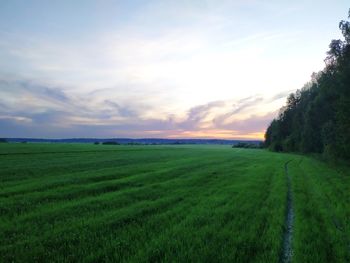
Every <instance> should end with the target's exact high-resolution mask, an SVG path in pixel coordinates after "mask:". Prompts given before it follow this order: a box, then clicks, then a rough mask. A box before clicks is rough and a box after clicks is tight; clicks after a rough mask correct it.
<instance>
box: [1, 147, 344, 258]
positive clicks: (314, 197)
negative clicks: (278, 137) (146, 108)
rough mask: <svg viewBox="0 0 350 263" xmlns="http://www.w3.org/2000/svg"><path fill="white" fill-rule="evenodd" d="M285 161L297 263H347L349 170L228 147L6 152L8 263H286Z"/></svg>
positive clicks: (3, 154) (3, 189)
mask: <svg viewBox="0 0 350 263" xmlns="http://www.w3.org/2000/svg"><path fill="white" fill-rule="evenodd" d="M23 153H25V154H23ZM30 153H35V154H30ZM288 160H291V162H290V163H289V172H290V174H291V177H292V192H293V198H294V200H293V204H294V209H295V223H294V230H293V261H294V262H315V261H314V260H315V258H317V262H330V261H331V262H346V261H344V260H348V259H349V252H350V251H348V249H347V245H350V243H349V244H347V241H348V237H349V233H350V231H349V218H350V208H349V205H348V204H349V200H350V195H349V193H350V191H349V190H350V189H349V183H350V182H349V173H348V172H347V171H344V170H342V171H336V170H334V169H332V168H330V167H328V166H326V165H324V164H322V163H320V162H318V161H316V160H313V159H310V158H306V157H301V156H297V155H287V154H277V153H270V152H267V151H263V150H237V149H231V148H230V147H228V146H102V145H64V144H61V145H59V144H58V145H52V144H27V145H21V144H7V145H1V146H0V165H1V168H0V182H1V186H0V215H1V218H0V236H1V237H2V238H1V239H0V240H1V241H0V242H1V243H0V256H1V260H0V261H4V262H11V261H15V262H32V261H50V262H98V261H99V262H101V261H102V262H103V261H109V262H123V261H125V262H130V261H131V262H154V261H156V262H158V261H180V262H187V261H190V262H226V261H231V262H232V261H233V262H278V261H279V259H280V256H281V250H282V239H283V232H284V227H285V225H284V224H285V214H286V194H287V181H286V176H285V171H284V164H285V163H286V162H287V161H288Z"/></svg>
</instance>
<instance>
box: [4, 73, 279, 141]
mask: <svg viewBox="0 0 350 263" xmlns="http://www.w3.org/2000/svg"><path fill="white" fill-rule="evenodd" d="M0 87H1V89H0V95H1V97H0V122H1V125H2V127H3V128H2V130H1V134H0V136H2V137H6V136H20V137H28V136H34V137H84V136H87V137H171V138H174V137H191V136H192V137H206V138H212V137H220V138H257V137H259V138H261V137H262V134H263V132H264V129H265V128H266V126H267V124H268V123H269V121H271V119H272V118H273V117H274V116H275V112H268V111H267V112H265V113H264V112H262V113H261V114H260V115H258V114H256V113H254V112H256V109H259V108H262V107H263V106H264V105H266V104H268V103H270V102H271V101H272V102H274V101H275V100H276V99H277V98H279V97H281V94H278V95H275V96H273V97H268V98H264V97H262V96H260V95H255V96H249V97H246V98H241V99H227V100H215V101H210V102H207V103H205V104H199V105H196V106H193V107H190V108H188V109H182V110H180V111H170V112H168V113H164V114H159V113H160V112H162V109H159V108H157V107H159V106H160V105H157V104H155V105H151V104H149V103H147V100H146V101H143V100H142V98H141V99H140V98H138V99H136V100H135V99H134V100H128V99H125V98H124V99H123V100H120V101H118V98H117V97H111V96H110V95H111V94H110V93H109V92H107V93H105V92H98V91H97V92H93V93H90V94H74V93H70V92H68V91H67V90H63V89H60V88H59V87H57V86H55V85H48V84H45V83H43V82H41V83H38V82H36V81H33V80H23V79H19V80H14V79H6V78H2V79H1V80H0ZM147 112H148V113H147ZM151 113H153V114H151ZM10 131H11V132H10Z"/></svg>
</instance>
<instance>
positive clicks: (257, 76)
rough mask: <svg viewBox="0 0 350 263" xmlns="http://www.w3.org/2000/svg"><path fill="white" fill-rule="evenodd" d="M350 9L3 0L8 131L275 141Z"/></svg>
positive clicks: (1, 91) (2, 73)
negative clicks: (292, 98)
mask: <svg viewBox="0 0 350 263" xmlns="http://www.w3.org/2000/svg"><path fill="white" fill-rule="evenodd" d="M349 7H350V6H349V3H348V1H342V0H338V1H330V0H328V1H322V0H319V1H309V0H303V1H300V0H296V1H284V0H278V1H277V0H269V1H267V0H266V1H263V0H260V1H259V0H231V1H225V0H201V1H200V0H193V1H190V0H187V1H185V0H173V1H168V0H155V1H152V0H151V1H141V0H139V1H133V0H128V1H126V0H125V1H112V0H99V1H97V0H95V1H91V0H81V1H80V0H75V1H71V0H69V1H68V0H59V1H58V0H52V1H44V0H22V1H20V0H0V137H30V138H84V137H90V138H91V137H94V138H105V137H108V138H111V137H113V138H116V137H119V138H121V137H124V138H126V137H127V138H220V139H263V135H264V132H265V130H266V127H267V125H268V124H269V123H270V122H271V120H272V119H273V118H274V117H276V116H277V114H278V109H279V108H280V107H281V106H283V104H284V103H285V101H286V97H287V96H288V94H289V93H291V92H294V91H296V90H297V89H300V88H302V87H303V86H304V84H305V83H306V82H308V81H309V80H310V76H311V74H312V73H313V72H317V71H319V70H321V69H322V68H323V67H324V61H323V60H324V58H325V56H326V51H327V49H328V45H329V43H330V41H331V40H332V39H339V38H341V34H340V32H339V30H338V24H339V21H340V20H342V19H346V17H347V10H348V8H349Z"/></svg>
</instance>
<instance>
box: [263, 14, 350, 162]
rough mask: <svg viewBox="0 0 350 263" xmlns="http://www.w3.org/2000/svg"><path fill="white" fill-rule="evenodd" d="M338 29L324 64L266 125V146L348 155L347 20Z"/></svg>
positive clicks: (349, 83) (349, 57)
mask: <svg viewBox="0 0 350 263" xmlns="http://www.w3.org/2000/svg"><path fill="white" fill-rule="evenodd" d="M348 18H350V10H349V16H348ZM339 29H340V30H341V32H342V34H343V36H344V40H332V42H331V43H330V45H329V51H328V52H327V57H326V59H325V63H326V66H325V68H324V69H323V70H322V71H320V72H318V73H313V75H312V79H311V81H310V82H309V83H307V84H306V85H305V86H304V87H303V88H302V89H301V90H297V91H296V92H295V93H292V94H290V95H289V97H288V99H287V105H286V106H284V107H283V108H282V109H281V110H280V113H279V116H278V117H277V118H276V119H274V120H273V121H272V122H271V124H270V126H269V127H268V129H267V131H266V133H265V146H267V147H268V148H270V149H272V150H274V151H288V152H304V153H322V154H323V155H324V156H325V157H333V158H342V159H350V22H349V21H341V22H340V23H339Z"/></svg>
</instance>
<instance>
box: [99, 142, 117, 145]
mask: <svg viewBox="0 0 350 263" xmlns="http://www.w3.org/2000/svg"><path fill="white" fill-rule="evenodd" d="M102 144H103V145H119V144H120V143H118V142H103V143H102Z"/></svg>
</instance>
